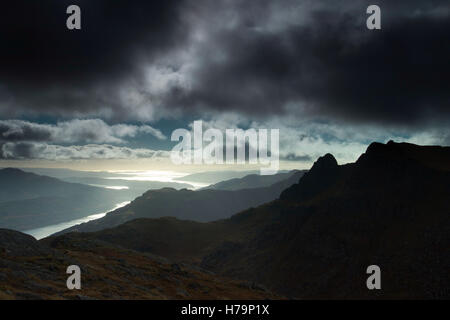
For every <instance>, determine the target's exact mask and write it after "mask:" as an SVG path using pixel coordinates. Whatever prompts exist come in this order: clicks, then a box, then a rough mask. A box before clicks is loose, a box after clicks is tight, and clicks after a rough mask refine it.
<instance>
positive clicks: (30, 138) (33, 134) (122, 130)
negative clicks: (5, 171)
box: [0, 119, 166, 144]
mask: <svg viewBox="0 0 450 320" xmlns="http://www.w3.org/2000/svg"><path fill="white" fill-rule="evenodd" d="M138 134H150V135H152V136H154V137H156V138H158V139H166V137H165V136H164V134H162V132H161V131H160V130H158V129H155V128H153V127H151V126H149V125H139V126H138V125H130V124H115V125H108V124H106V123H105V122H104V121H103V120H101V119H86V120H79V119H74V120H70V121H62V122H58V123H57V124H41V123H34V122H29V121H23V120H0V143H1V142H21V141H27V142H39V141H41V142H53V143H75V142H81V143H119V144H120V143H125V142H126V141H125V140H124V139H125V138H134V137H136V136H137V135H138Z"/></svg>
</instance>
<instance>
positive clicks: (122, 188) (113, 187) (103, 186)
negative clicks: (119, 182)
mask: <svg viewBox="0 0 450 320" xmlns="http://www.w3.org/2000/svg"><path fill="white" fill-rule="evenodd" d="M89 185H90V186H93V187H100V188H105V189H112V190H128V189H130V187H128V186H105V185H102V184H89Z"/></svg>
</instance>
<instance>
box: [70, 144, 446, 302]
mask: <svg viewBox="0 0 450 320" xmlns="http://www.w3.org/2000/svg"><path fill="white" fill-rule="evenodd" d="M449 155H450V148H449V147H422V146H416V145H411V144H404V143H400V144H398V143H394V142H389V143H388V144H379V143H373V144H371V145H370V146H369V147H368V149H367V151H366V152H365V153H364V154H363V155H362V156H361V157H360V158H359V159H358V160H357V161H356V162H355V163H351V164H346V165H341V166H339V165H337V163H336V161H335V159H334V157H332V156H331V155H326V156H324V157H322V158H320V159H318V161H316V163H315V164H314V166H313V168H312V169H311V170H310V171H309V172H308V173H307V174H305V175H304V176H303V177H302V178H301V179H300V181H299V183H298V184H295V185H293V186H291V187H290V188H288V189H287V190H286V191H285V192H283V193H282V195H281V196H280V198H279V199H278V200H275V201H273V202H271V203H268V204H264V205H262V206H259V207H257V208H253V209H248V210H245V211H243V212H241V213H239V214H236V215H234V216H232V217H231V218H229V219H225V220H221V221H216V222H209V223H197V222H192V221H189V222H187V221H180V220H175V219H172V220H164V219H162V220H161V219H156V220H152V219H139V220H135V221H130V222H127V223H126V224H124V225H121V226H118V227H116V228H113V229H109V230H104V231H100V232H96V233H90V234H89V233H87V234H78V235H77V237H80V238H81V239H83V238H85V239H91V238H92V239H102V240H104V241H108V242H110V243H114V244H115V245H121V246H124V247H127V248H132V249H136V250H142V251H145V252H151V253H157V254H160V255H162V256H166V257H169V258H173V259H175V260H181V261H192V262H193V263H199V265H200V266H202V267H203V268H206V269H209V270H212V271H214V272H217V273H219V274H222V275H227V276H230V277H233V278H239V279H246V280H251V281H255V282H258V283H262V284H264V285H267V286H269V287H270V288H271V289H274V290H276V291H278V292H280V293H282V294H286V295H289V296H293V297H297V298H449V296H450V293H449V291H448V288H449V287H450V275H449V273H448V266H449V265H450V252H449V251H448V248H449V247H450V197H449V194H450V172H449V170H448V164H449V162H448V160H449V159H450V156H449ZM130 235H132V236H130ZM165 235H167V236H165ZM63 237H64V236H63ZM194 239H195V240H194ZM180 248H182V250H180ZM372 264H376V265H379V266H380V268H381V270H382V283H383V284H382V290H380V291H377V290H375V291H369V290H368V289H367V287H366V279H367V274H366V268H367V266H369V265H372Z"/></svg>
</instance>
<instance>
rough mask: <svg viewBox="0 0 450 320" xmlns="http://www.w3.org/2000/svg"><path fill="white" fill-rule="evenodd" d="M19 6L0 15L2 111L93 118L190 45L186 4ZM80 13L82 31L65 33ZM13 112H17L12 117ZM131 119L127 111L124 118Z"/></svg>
mask: <svg viewBox="0 0 450 320" xmlns="http://www.w3.org/2000/svg"><path fill="white" fill-rule="evenodd" d="M132 2H133V3H131V2H130V1H125V0H114V1H110V0H95V1H88V0H75V1H72V0H44V1H29V0H16V1H8V3H3V4H2V8H1V10H0V104H1V106H0V109H3V110H5V109H6V107H7V106H10V107H11V109H12V108H23V109H28V110H29V109H31V110H35V111H37V112H40V111H47V112H48V111H49V110H54V111H59V112H61V113H64V112H67V113H69V114H70V113H71V112H74V113H75V112H79V113H82V114H83V113H89V112H90V111H92V110H95V109H98V108H109V107H122V106H114V102H115V101H116V99H117V92H118V91H119V87H120V85H121V83H122V82H123V81H124V80H125V79H127V78H129V77H131V78H133V77H134V78H135V77H136V74H138V73H140V72H141V70H139V67H140V65H141V64H142V63H143V62H145V61H149V62H151V61H152V59H153V58H154V57H155V55H157V54H161V53H162V52H164V51H165V50H167V49H168V48H173V47H176V46H177V45H179V44H181V43H182V39H183V38H184V35H183V34H184V30H185V28H184V26H183V22H182V17H181V15H180V12H179V11H180V4H181V1H175V0H167V1H132ZM71 4H76V5H78V6H80V7H81V17H82V29H81V30H79V31H69V30H68V29H67V28H66V19H67V17H68V15H67V14H66V8H67V7H68V6H69V5H71ZM9 111H11V112H13V111H14V110H9ZM124 113H126V111H124Z"/></svg>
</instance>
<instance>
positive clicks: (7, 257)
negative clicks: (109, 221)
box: [0, 229, 278, 299]
mask: <svg viewBox="0 0 450 320" xmlns="http://www.w3.org/2000/svg"><path fill="white" fill-rule="evenodd" d="M69 265H78V266H80V268H81V272H82V274H81V275H82V277H81V290H73V291H71V290H68V289H67V287H66V280H67V277H68V276H69V275H67V274H66V268H67V267H68V266H69ZM277 297H278V296H276V295H273V294H272V293H270V292H268V291H267V290H266V289H264V288H262V287H259V286H257V285H255V284H252V283H248V282H243V281H234V280H230V279H227V278H224V277H219V276H215V275H213V274H211V273H208V272H205V271H204V270H201V269H199V268H194V267H190V266H188V265H184V264H174V263H171V262H170V261H168V260H166V259H163V258H159V257H156V256H153V255H149V254H143V253H138V252H135V251H132V250H127V249H123V248H118V247H115V246H112V245H110V244H107V243H104V242H101V241H96V240H89V241H87V240H82V241H79V240H76V239H71V238H64V239H60V240H59V241H54V242H52V243H51V246H48V245H46V244H44V243H39V242H37V241H36V240H35V239H34V238H32V237H31V236H28V235H25V234H22V233H19V232H16V231H11V230H5V229H0V299H270V298H272V299H273V298H277Z"/></svg>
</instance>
